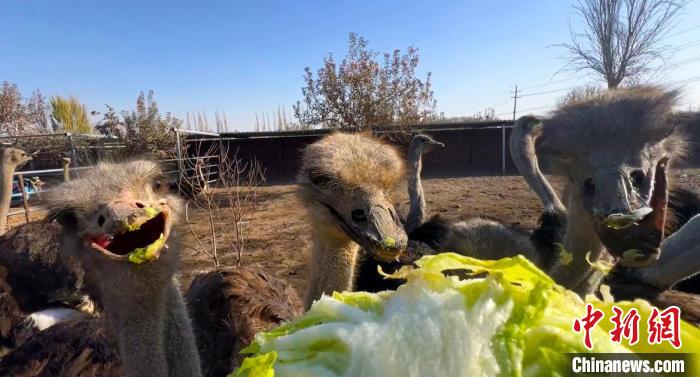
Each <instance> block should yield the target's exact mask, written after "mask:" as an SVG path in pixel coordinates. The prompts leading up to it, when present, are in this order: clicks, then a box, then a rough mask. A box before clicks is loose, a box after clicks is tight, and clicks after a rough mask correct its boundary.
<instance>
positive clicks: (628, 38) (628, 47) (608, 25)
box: [561, 0, 687, 88]
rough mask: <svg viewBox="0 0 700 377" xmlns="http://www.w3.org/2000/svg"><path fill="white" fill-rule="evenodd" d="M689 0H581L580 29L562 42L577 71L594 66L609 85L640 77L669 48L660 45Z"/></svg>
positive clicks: (577, 10) (610, 86) (579, 5)
mask: <svg viewBox="0 0 700 377" xmlns="http://www.w3.org/2000/svg"><path fill="white" fill-rule="evenodd" d="M686 4H687V0H579V3H578V5H576V6H575V9H576V12H577V13H578V14H579V15H580V16H581V17H582V18H583V20H584V21H585V30H584V31H583V32H582V33H575V32H574V31H573V30H572V31H571V43H569V44H563V45H561V46H563V47H564V48H566V50H567V51H568V55H569V62H570V63H571V64H572V67H573V69H576V70H593V71H594V72H596V73H598V74H599V75H600V76H602V78H603V79H604V80H605V82H606V83H607V84H608V88H617V87H618V86H619V85H620V83H621V82H622V80H624V79H627V78H637V79H638V78H639V77H640V76H641V75H643V74H645V73H647V72H648V71H649V70H650V69H652V67H653V65H654V63H655V62H657V61H658V60H660V59H662V58H663V56H664V55H666V53H668V52H669V49H668V47H666V46H663V45H661V42H662V41H663V39H664V37H665V36H666V35H667V34H668V31H669V30H670V29H671V28H672V27H673V25H674V21H675V19H676V16H677V15H678V13H679V12H680V11H681V9H683V7H684V6H685V5H686Z"/></svg>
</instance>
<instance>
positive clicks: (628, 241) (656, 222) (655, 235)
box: [600, 159, 668, 267]
mask: <svg viewBox="0 0 700 377" xmlns="http://www.w3.org/2000/svg"><path fill="white" fill-rule="evenodd" d="M667 163H668V159H663V160H661V161H660V162H659V163H658V164H657V166H656V173H655V175H654V184H653V189H652V193H651V198H650V200H649V204H648V207H643V208H641V209H638V210H636V211H632V212H630V213H629V214H626V215H627V216H626V218H624V216H625V215H622V216H615V215H611V216H608V218H606V219H605V220H604V223H605V224H606V225H607V227H606V229H604V230H603V231H602V232H600V235H601V240H602V241H603V243H604V244H605V247H606V248H607V249H608V250H609V251H610V252H611V253H612V254H613V255H615V256H617V257H619V258H620V259H619V262H620V264H621V265H622V266H624V267H645V266H648V265H650V264H653V263H655V262H656V261H658V260H659V257H660V256H661V242H662V241H663V240H664V228H665V226H666V211H667V207H668V179H667V177H666V166H667ZM621 219H623V220H624V221H620V220H621ZM611 224H618V225H619V226H614V225H611Z"/></svg>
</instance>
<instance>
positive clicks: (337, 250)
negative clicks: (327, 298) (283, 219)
mask: <svg viewBox="0 0 700 377" xmlns="http://www.w3.org/2000/svg"><path fill="white" fill-rule="evenodd" d="M332 227H333V225H328V224H325V225H322V224H318V223H317V224H315V226H314V235H313V237H314V246H313V250H312V251H311V271H310V273H311V282H310V286H309V291H308V294H307V296H306V302H305V306H306V308H307V309H308V308H309V307H311V304H312V303H313V302H314V301H315V300H318V299H319V298H320V297H321V295H322V294H323V293H326V294H331V293H333V292H334V291H338V292H342V291H349V290H352V288H353V279H354V273H355V263H356V260H357V253H358V251H359V249H360V246H359V245H358V244H356V243H355V242H354V241H352V240H350V238H348V237H347V236H346V235H345V234H344V233H341V232H340V231H339V230H337V229H334V228H332Z"/></svg>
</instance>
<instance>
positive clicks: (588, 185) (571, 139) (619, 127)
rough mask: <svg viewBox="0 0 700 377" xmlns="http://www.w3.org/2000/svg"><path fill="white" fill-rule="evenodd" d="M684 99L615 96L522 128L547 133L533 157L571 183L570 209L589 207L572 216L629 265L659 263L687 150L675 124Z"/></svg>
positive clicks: (639, 92)
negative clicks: (676, 172)
mask: <svg viewBox="0 0 700 377" xmlns="http://www.w3.org/2000/svg"><path fill="white" fill-rule="evenodd" d="M677 96H678V93H677V92H675V91H664V90H661V89H659V88H653V87H641V88H632V89H619V90H611V91H609V92H607V93H603V94H599V95H594V96H591V97H588V98H585V99H583V100H580V101H578V102H574V103H571V104H568V105H565V106H563V107H561V108H559V109H558V110H556V111H555V112H554V113H553V115H552V117H551V118H550V119H546V120H542V121H541V122H540V120H538V119H536V118H533V117H523V118H521V119H520V120H519V121H518V122H519V123H521V125H522V123H528V124H529V125H528V126H526V127H530V128H532V127H535V128H539V130H537V133H539V140H538V144H537V156H532V157H534V158H535V159H536V158H537V157H539V159H540V162H543V165H545V166H547V167H549V169H550V170H551V171H552V172H553V173H554V174H558V175H561V176H563V177H564V178H565V179H566V183H567V189H566V191H567V192H568V197H569V203H568V205H569V206H571V205H572V203H574V204H575V206H577V207H580V208H582V211H577V213H576V214H571V216H584V217H586V218H587V220H588V221H587V222H588V223H590V224H591V225H592V226H593V228H594V229H595V233H596V234H597V235H598V237H599V238H600V240H601V241H602V243H603V244H604V245H605V247H606V249H607V250H608V251H609V252H610V253H611V254H612V255H613V256H616V257H619V258H620V262H621V263H622V264H623V265H627V266H636V267H639V266H644V265H648V264H651V263H653V262H654V261H656V260H657V259H658V258H659V253H660V249H659V245H660V243H661V241H662V239H663V229H664V223H665V217H666V216H665V215H666V205H667V201H668V199H667V198H668V186H667V181H666V174H667V169H668V166H669V162H670V161H671V160H672V159H673V158H675V157H677V156H679V155H681V154H682V152H683V149H684V145H685V142H684V139H683V137H682V135H680V134H679V132H678V131H677V130H676V129H675V127H674V124H673V121H672V117H671V111H672V107H673V105H674V104H675V102H676V98H677ZM532 166H537V161H536V160H535V162H534V164H532ZM572 200H573V202H572ZM571 210H572V209H571V208H569V211H571Z"/></svg>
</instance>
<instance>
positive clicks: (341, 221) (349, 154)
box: [298, 133, 407, 308]
mask: <svg viewBox="0 0 700 377" xmlns="http://www.w3.org/2000/svg"><path fill="white" fill-rule="evenodd" d="M403 173H404V165H403V161H402V160H401V158H400V157H399V154H398V152H397V151H396V149H395V148H393V147H391V146H388V145H386V144H384V143H383V142H381V141H379V140H378V139H377V138H375V137H373V136H371V135H368V134H345V133H333V134H330V135H328V136H326V137H324V138H323V139H321V140H319V141H317V142H315V143H313V144H311V145H309V146H308V147H306V148H305V149H304V151H303V154H302V167H301V170H300V172H299V176H298V182H299V195H300V198H301V200H302V202H304V204H305V206H306V208H307V211H308V214H309V217H310V219H311V223H312V227H313V235H312V237H313V241H314V245H313V250H312V252H311V261H310V270H311V271H310V276H311V281H310V287H309V291H308V294H307V296H306V300H305V305H306V308H308V307H310V306H311V304H312V303H313V301H314V300H316V299H318V298H319V297H321V295H322V294H323V293H327V294H330V293H332V292H333V291H347V290H352V289H353V283H354V279H355V268H356V263H357V259H358V253H359V250H360V247H362V248H363V249H364V250H365V252H367V254H368V256H369V257H371V258H374V259H377V260H379V261H385V262H388V261H393V260H395V259H396V258H397V257H399V256H400V255H401V254H402V253H403V251H404V249H405V248H406V244H407V236H406V232H405V231H404V229H403V225H402V224H401V222H400V221H399V216H398V215H397V213H396V210H395V209H394V206H393V204H392V200H393V194H394V192H395V190H396V186H397V184H398V182H399V181H400V180H401V179H402V178H403Z"/></svg>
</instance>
